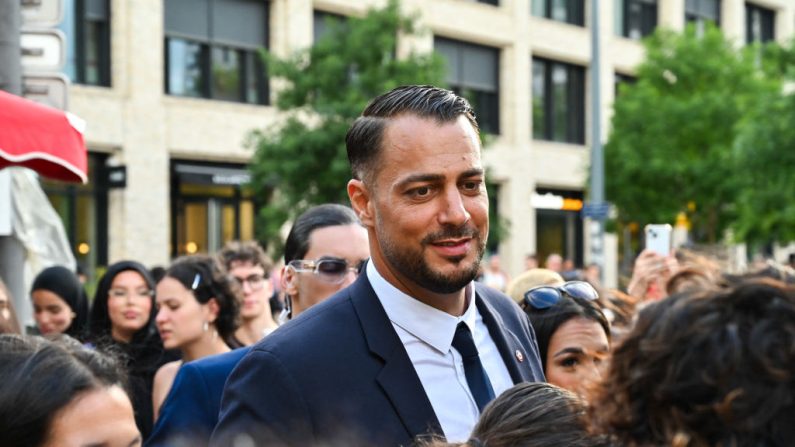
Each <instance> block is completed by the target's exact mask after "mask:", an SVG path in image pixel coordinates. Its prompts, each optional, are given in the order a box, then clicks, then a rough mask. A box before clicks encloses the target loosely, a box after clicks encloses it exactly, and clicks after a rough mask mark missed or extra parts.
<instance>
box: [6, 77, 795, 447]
mask: <svg viewBox="0 0 795 447" xmlns="http://www.w3.org/2000/svg"><path fill="white" fill-rule="evenodd" d="M346 144H347V148H348V157H349V161H350V163H351V169H352V173H353V178H352V179H351V181H350V182H349V183H348V185H347V191H348V195H349V197H350V202H351V207H347V206H343V205H336V204H327V205H320V206H316V207H312V208H310V209H309V210H307V211H306V212H304V213H303V214H301V215H300V216H299V217H298V218H297V219H296V220H295V222H294V223H293V226H292V228H291V230H290V232H289V234H288V236H287V238H286V241H285V245H284V258H283V267H281V268H279V269H276V268H274V264H273V262H272V261H271V260H270V259H269V258H268V257H267V256H266V254H265V252H264V251H263V250H262V248H261V247H260V246H259V245H257V244H256V243H255V242H250V241H247V242H241V241H232V242H229V243H228V244H227V245H226V246H225V247H224V248H223V249H222V250H220V251H219V252H218V253H213V254H203V255H190V256H184V257H181V258H178V259H176V260H174V261H173V262H172V263H171V264H170V265H169V266H167V267H165V268H162V269H151V270H150V269H149V268H147V267H146V266H144V265H142V264H141V263H139V262H136V261H129V260H128V261H120V262H116V263H114V264H112V265H110V266H109V267H108V269H107V271H106V272H105V273H104V275H103V276H102V277H101V278H100V279H99V282H98V285H97V288H96V293H95V294H94V296H93V297H91V299H90V300H89V297H87V296H86V293H85V291H84V288H83V287H82V285H81V283H80V281H79V279H78V277H77V275H76V274H75V273H74V272H72V271H71V270H69V269H67V268H64V267H59V266H55V267H50V268H47V269H45V270H43V271H42V272H40V273H39V274H38V275H37V277H36V278H35V280H34V282H33V284H32V286H31V290H30V299H31V300H32V303H33V308H34V317H35V321H36V325H37V329H38V332H39V333H40V336H31V335H23V332H24V330H23V328H21V327H20V324H19V322H18V321H17V319H16V317H15V315H14V311H13V305H12V301H13V300H10V299H9V298H10V297H9V296H8V292H7V291H6V290H5V289H4V288H3V287H2V285H1V284H0V333H1V334H2V335H0V433H2V445H7V446H10V447H16V446H33V447H38V446H56V445H57V446H83V445H108V446H116V445H119V446H127V447H130V446H138V445H147V446H196V445H199V446H200V445H213V446H227V445H230V446H251V445H302V446H304V445H306V446H310V445H314V446H320V445H327V446H336V445H340V446H342V445H404V446H409V445H417V446H424V447H437V446H453V445H455V446H468V447H484V446H488V447H501V446H545V447H548V446H549V447H555V446H560V447H563V446H575V447H576V446H583V447H585V446H638V447H640V446H663V445H665V446H669V445H673V446H677V447H700V446H738V447H741V446H786V445H792V443H793V441H792V440H793V439H795V425H793V424H792V423H791V422H792V421H793V420H795V288H794V286H793V284H795V275H794V274H793V272H792V270H791V269H789V268H787V267H774V266H766V268H764V269H757V270H755V271H751V272H749V273H747V274H743V275H736V274H734V275H730V274H726V273H724V272H722V271H721V269H720V267H719V264H718V263H716V262H714V261H712V260H710V259H708V258H706V257H703V256H698V255H696V254H693V253H690V252H687V251H683V250H682V251H678V252H677V253H676V254H675V255H673V256H670V255H669V256H664V255H661V254H659V253H655V252H653V251H651V250H644V251H643V252H641V253H640V255H639V256H638V257H637V259H636V261H635V267H634V270H633V275H632V278H631V279H630V281H629V283H628V285H627V287H626V289H624V290H612V289H607V288H604V287H603V286H602V285H601V283H600V282H599V270H598V266H588V267H587V268H586V269H585V270H584V271H582V272H576V275H575V274H574V273H572V272H573V271H574V268H573V265H567V262H566V260H564V259H562V257H561V256H560V255H557V254H553V255H550V256H549V257H548V258H547V259H546V260H545V263H544V267H545V268H539V266H538V262H537V260H536V259H535V257H534V256H528V259H527V270H526V271H525V272H523V273H521V274H520V275H517V276H516V277H514V278H511V277H509V276H508V275H507V274H505V273H504V272H503V271H502V269H501V266H500V259H499V256H498V255H492V256H490V257H489V258H488V259H484V252H485V245H486V238H487V235H488V225H489V222H488V199H487V196H486V192H485V183H484V182H485V180H484V169H483V167H482V164H481V161H480V160H481V159H480V139H479V136H478V126H477V121H476V120H475V117H474V114H473V112H472V109H471V107H470V106H469V104H468V103H467V102H466V100H464V99H463V98H461V97H459V96H457V95H455V94H454V93H452V92H449V91H446V90H442V89H438V88H434V87H429V86H405V87H399V88H396V89H395V90H392V91H390V92H388V93H386V94H384V95H382V96H379V97H378V98H375V99H374V100H373V101H372V102H371V104H370V105H369V106H368V107H367V109H365V110H364V112H363V113H362V116H361V117H360V118H358V119H357V120H356V121H355V122H354V123H353V124H352V126H351V128H350V130H349V132H348V135H347V138H346ZM276 277H278V278H279V280H278V281H275V280H274V278H276ZM476 279H477V280H476ZM503 292H504V293H503Z"/></svg>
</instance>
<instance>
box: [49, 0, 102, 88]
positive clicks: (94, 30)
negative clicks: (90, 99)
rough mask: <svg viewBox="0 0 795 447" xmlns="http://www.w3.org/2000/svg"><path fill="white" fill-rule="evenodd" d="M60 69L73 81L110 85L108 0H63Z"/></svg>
mask: <svg viewBox="0 0 795 447" xmlns="http://www.w3.org/2000/svg"><path fill="white" fill-rule="evenodd" d="M63 3H64V5H63V7H64V19H63V22H61V25H60V26H59V27H58V28H60V29H61V30H62V31H63V32H64V34H65V35H66V38H67V41H66V54H67V63H66V67H65V68H64V72H65V73H66V75H67V76H69V78H70V79H71V80H72V82H74V83H77V84H85V85H96V86H102V87H110V84H111V82H110V1H109V0H64V2H63Z"/></svg>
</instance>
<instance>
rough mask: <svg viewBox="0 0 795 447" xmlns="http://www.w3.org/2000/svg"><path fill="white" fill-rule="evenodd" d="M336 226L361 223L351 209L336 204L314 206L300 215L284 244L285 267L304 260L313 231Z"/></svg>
mask: <svg viewBox="0 0 795 447" xmlns="http://www.w3.org/2000/svg"><path fill="white" fill-rule="evenodd" d="M337 225H361V222H359V218H358V217H357V216H356V213H354V212H353V210H352V209H350V208H349V207H347V206H344V205H337V204H336V203H327V204H324V205H318V206H314V207H312V208H309V209H308V210H307V211H305V212H304V214H301V216H299V217H298V219H296V221H295V223H294V224H293V227H292V228H291V229H290V234H289V235H287V242H285V243H284V263H285V265H286V264H289V263H290V261H294V260H296V259H303V258H304V256H305V255H306V252H308V251H309V237H310V236H311V235H312V232H313V231H315V230H318V229H320V228H325V227H334V226H337Z"/></svg>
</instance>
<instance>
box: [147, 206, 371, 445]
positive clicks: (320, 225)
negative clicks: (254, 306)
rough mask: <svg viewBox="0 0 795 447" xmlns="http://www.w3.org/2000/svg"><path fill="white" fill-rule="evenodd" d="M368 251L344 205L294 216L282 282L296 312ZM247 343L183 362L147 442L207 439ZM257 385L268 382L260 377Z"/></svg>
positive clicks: (331, 287) (349, 276)
mask: <svg viewBox="0 0 795 447" xmlns="http://www.w3.org/2000/svg"><path fill="white" fill-rule="evenodd" d="M369 256H370V251H369V248H368V244H367V232H366V231H365V229H364V228H363V227H362V225H361V223H360V222H359V218H358V217H357V216H356V214H355V213H354V212H353V210H351V209H350V208H349V207H347V206H342V205H337V204H326V205H318V206H315V207H312V208H310V209H309V210H307V211H306V212H304V213H303V214H302V215H301V216H299V217H298V219H296V221H295V223H294V224H293V227H292V228H291V229H290V233H289V234H288V236H287V240H286V241H285V245H284V262H285V264H287V266H288V267H286V271H283V272H282V288H283V290H285V291H286V292H287V293H288V295H289V301H290V302H291V303H292V304H291V306H290V311H291V312H292V315H296V316H297V315H298V314H300V313H301V312H302V311H303V310H305V309H307V308H308V307H310V306H312V305H314V304H315V303H318V302H320V301H322V300H324V299H326V298H328V297H329V296H331V295H333V294H334V293H335V292H337V291H339V290H340V289H343V288H345V287H347V286H349V285H350V284H351V283H353V281H354V280H355V279H356V276H357V274H358V269H351V268H349V266H355V265H359V264H361V263H363V262H364V260H366V259H367V258H368V257H369ZM293 261H302V262H313V263H316V264H322V265H323V268H324V270H323V272H322V274H317V275H316V274H313V272H304V271H296V270H295V269H294V268H292V267H289V265H290V264H291V263H293ZM248 351H249V348H241V349H237V350H234V351H230V352H227V353H224V354H218V355H213V356H209V357H205V358H202V359H199V360H196V361H193V362H189V363H186V364H185V365H183V366H182V367H181V368H180V370H179V372H178V373H177V376H176V378H175V379H174V384H173V385H172V386H171V390H170V391H169V394H168V396H167V397H166V400H165V402H164V403H163V406H162V407H161V408H160V416H159V417H158V419H157V423H156V424H155V428H154V430H153V431H152V434H151V436H150V437H149V438H148V439H147V440H146V446H147V447H155V446H164V447H165V446H170V447H173V446H182V445H184V446H191V447H194V446H203V445H207V442H208V441H209V439H210V434H211V433H212V431H213V428H214V427H215V425H216V424H217V423H218V410H219V408H220V406H221V395H222V393H223V387H224V383H226V379H227V377H229V373H231V372H232V369H233V368H234V367H235V366H236V365H237V363H238V362H239V361H240V359H241V358H243V356H244V355H245V354H246V353H247V352H248ZM263 386H268V385H267V384H266V383H264V384H263Z"/></svg>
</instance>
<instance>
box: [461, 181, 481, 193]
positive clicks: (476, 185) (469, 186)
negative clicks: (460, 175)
mask: <svg viewBox="0 0 795 447" xmlns="http://www.w3.org/2000/svg"><path fill="white" fill-rule="evenodd" d="M463 187H464V189H466V190H468V191H475V190H478V189H480V182H475V181H470V182H464V185H463Z"/></svg>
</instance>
